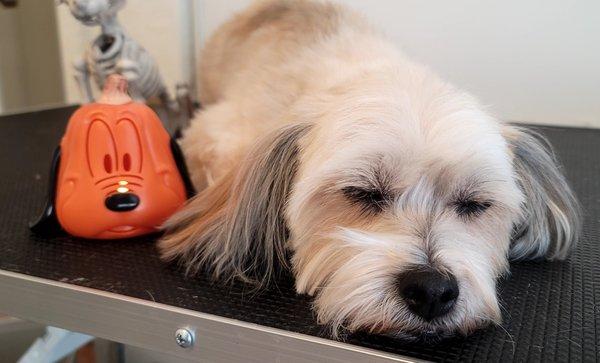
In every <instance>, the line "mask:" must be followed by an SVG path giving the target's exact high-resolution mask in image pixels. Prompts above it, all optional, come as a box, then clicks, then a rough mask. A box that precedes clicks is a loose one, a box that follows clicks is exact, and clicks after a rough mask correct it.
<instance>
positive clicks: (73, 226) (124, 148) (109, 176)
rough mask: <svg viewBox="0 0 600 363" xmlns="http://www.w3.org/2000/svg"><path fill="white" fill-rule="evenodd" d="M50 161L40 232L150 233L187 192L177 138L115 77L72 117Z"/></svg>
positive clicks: (120, 235) (107, 236) (95, 235)
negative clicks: (57, 228)
mask: <svg viewBox="0 0 600 363" xmlns="http://www.w3.org/2000/svg"><path fill="white" fill-rule="evenodd" d="M54 159H55V160H54V162H53V167H52V173H51V174H52V175H51V181H50V182H51V184H52V185H51V188H50V189H51V191H50V198H49V202H48V204H47V206H46V209H45V211H44V214H43V215H42V217H41V218H40V220H39V221H38V222H37V223H36V224H35V225H34V226H33V227H32V228H33V230H34V231H38V232H39V231H41V232H43V231H47V230H49V229H52V227H49V225H51V224H53V223H54V224H56V222H58V223H59V224H60V226H61V227H62V228H63V229H64V230H65V231H66V232H68V233H70V234H72V235H74V236H79V237H84V238H94V239H96V238H98V239H112V238H126V237H133V236H138V235H142V234H146V233H150V232H154V231H156V230H157V227H158V226H160V225H161V224H162V223H163V222H164V221H165V219H166V218H168V217H169V216H170V215H171V214H172V213H173V212H175V211H176V210H177V209H178V208H179V207H180V206H181V205H182V204H183V203H184V202H185V200H186V199H187V196H188V195H189V193H191V190H192V189H191V184H190V183H189V179H188V178H187V173H186V171H185V164H184V162H183V158H182V157H181V153H180V151H179V148H178V146H177V143H176V142H175V141H174V140H172V139H171V138H170V136H169V135H168V133H167V131H166V130H165V129H164V128H163V126H162V124H161V122H160V120H159V118H158V116H157V115H156V114H155V113H154V112H153V111H152V110H151V109H150V108H149V107H148V106H146V105H144V104H142V103H137V102H132V101H131V99H130V98H129V96H128V95H127V93H126V81H125V79H124V78H122V77H121V76H118V75H113V76H110V77H109V79H108V80H107V82H106V86H105V89H104V91H103V94H102V97H101V98H100V100H99V101H98V102H97V103H92V104H88V105H84V106H82V107H80V108H79V109H78V110H77V111H76V112H75V113H74V114H73V116H72V117H71V119H70V120H69V123H68V125H67V129H66V132H65V134H64V136H63V138H62V141H61V143H60V146H59V148H58V149H57V152H56V155H55V158H54Z"/></svg>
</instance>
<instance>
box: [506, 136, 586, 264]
mask: <svg viewBox="0 0 600 363" xmlns="http://www.w3.org/2000/svg"><path fill="white" fill-rule="evenodd" d="M504 131H505V132H504V134H505V137H506V139H507V141H508V143H509V146H510V149H511V151H512V154H513V167H514V169H515V172H516V174H517V180H518V183H519V186H520V188H521V190H522V191H523V194H524V196H525V201H524V205H523V215H522V218H521V221H520V222H519V223H517V224H516V225H515V226H514V231H513V240H512V246H511V250H510V257H511V258H512V259H516V260H522V259H535V258H547V259H564V258H565V257H566V256H567V254H568V253H569V251H570V249H571V247H572V246H573V244H574V243H575V242H576V241H577V239H578V237H579V231H580V224H581V221H580V220H581V217H580V209H579V204H578V202H577V199H576V198H575V195H574V194H573V192H572V191H571V188H570V187H569V184H568V183H567V181H566V179H565V177H564V176H563V174H562V172H561V170H560V167H559V166H558V162H557V160H556V158H555V156H554V154H553V152H552V149H551V147H550V145H549V143H548V142H547V141H546V140H545V139H544V138H543V137H542V136H541V135H539V134H537V133H535V132H533V131H530V130H525V129H523V128H519V127H515V126H506V127H505V130H504Z"/></svg>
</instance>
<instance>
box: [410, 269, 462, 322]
mask: <svg viewBox="0 0 600 363" xmlns="http://www.w3.org/2000/svg"><path fill="white" fill-rule="evenodd" d="M398 288H399V292H400V295H401V296H402V298H403V299H404V301H405V302H406V305H407V306H408V308H409V310H410V311H412V312H413V313H414V314H416V315H418V316H420V317H422V318H423V319H425V320H427V321H431V320H433V319H435V318H437V317H439V316H442V315H445V314H447V313H448V312H450V310H452V308H453V307H454V304H455V303H456V298H457V297H458V294H459V289H458V284H457V282H456V279H455V278H454V276H452V275H446V274H442V273H441V272H439V271H437V270H434V269H430V268H426V269H418V270H412V271H407V272H404V273H403V274H401V275H400V276H399V278H398Z"/></svg>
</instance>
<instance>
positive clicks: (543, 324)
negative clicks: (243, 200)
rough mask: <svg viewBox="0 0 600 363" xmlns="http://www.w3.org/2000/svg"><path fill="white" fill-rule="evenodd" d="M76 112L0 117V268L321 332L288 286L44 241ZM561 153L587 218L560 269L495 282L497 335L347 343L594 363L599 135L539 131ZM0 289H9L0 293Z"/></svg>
mask: <svg viewBox="0 0 600 363" xmlns="http://www.w3.org/2000/svg"><path fill="white" fill-rule="evenodd" d="M71 112H72V109H58V110H51V111H43V112H35V113H29V114H23V115H14V116H5V117H0V206H1V207H2V210H1V211H0V231H1V233H0V269H4V270H9V271H14V272H20V273H26V274H29V275H33V276H39V277H43V278H47V279H52V280H57V281H63V282H68V283H72V284H76V285H82V286H88V287H92V288H96V289H101V290H106V291H110V292H115V293H119V294H124V295H128V296H133V297H137V298H141V299H146V300H155V301H157V302H161V303H165V304H170V305H175V306H178V307H182V308H187V309H192V310H198V311H202V312H206V313H210V314H216V315H221V316H225V317H228V318H234V319H239V320H244V321H248V322H252V323H258V324H262V325H267V326H271V327H276V328H280V329H286V330H290V331H295V332H300V333H305V334H310V335H322V331H321V328H320V327H319V326H317V325H316V324H315V319H314V317H313V314H312V312H311V310H310V300H309V299H308V298H307V297H304V296H297V295H296V294H295V293H294V290H293V282H292V281H291V280H287V281H280V282H279V284H278V289H274V290H273V291H268V292H265V293H262V294H260V295H252V294H248V293H245V292H246V291H245V288H244V286H243V285H235V286H233V287H227V288H224V287H223V286H220V285H215V284H212V283H211V282H209V281H207V280H206V279H204V278H203V277H198V278H185V277H184V276H183V274H182V273H181V272H180V271H178V270H177V269H176V268H175V267H173V266H167V265H165V264H163V263H161V262H160V261H159V259H158V257H157V253H156V250H155V248H154V244H153V241H152V240H151V239H150V238H142V239H137V240H129V241H104V242H102V241H93V242H92V241H84V240H78V239H74V238H68V237H65V238H58V239H53V240H45V239H41V238H38V237H35V236H32V235H31V234H30V232H29V230H28V229H27V222H28V221H29V220H31V219H32V218H33V217H34V216H36V215H37V213H38V212H39V211H40V210H41V208H42V205H43V200H44V196H45V193H46V181H47V177H48V176H47V172H48V168H49V162H50V159H51V155H52V151H53V149H54V147H55V146H56V145H57V143H58V140H59V138H60V136H61V134H62V131H63V130H62V129H63V127H64V124H65V123H66V120H67V118H68V117H69V115H70V113H71ZM540 130H541V131H542V132H543V133H544V134H545V135H546V136H548V138H549V139H550V141H551V142H552V143H553V145H554V146H555V148H556V150H557V153H558V155H559V158H560V159H561V160H562V162H563V164H564V165H565V168H566V172H567V175H568V178H569V179H570V180H571V181H572V184H573V186H574V188H575V190H576V192H577V194H578V196H579V198H580V199H581V202H582V204H583V208H584V212H585V228H584V233H583V238H582V240H581V241H580V243H579V245H578V246H577V248H576V250H575V253H574V254H573V256H572V257H571V258H570V260H569V261H567V262H564V263H547V262H543V263H534V262H530V263H519V264H513V265H512V266H511V270H512V275H511V276H510V277H508V278H507V279H506V280H505V281H502V282H501V284H500V296H501V300H502V303H503V306H504V309H503V316H504V324H503V326H502V327H497V328H488V329H486V330H482V331H480V332H478V333H476V334H474V335H472V336H470V337H468V338H455V339H451V340H449V341H446V342H443V343H441V344H439V345H437V346H433V347H431V346H424V345H415V344H406V343H402V342H398V341H394V340H393V339H390V338H385V337H377V336H368V335H355V336H351V337H349V339H348V342H349V343H351V344H357V345H362V346H366V347H371V348H375V349H380V350H385V351H389V352H394V353H398V354H402V355H407V356H413V357H418V358H422V359H428V360H434V361H442V360H445V361H477V362H481V361H496V362H506V361H510V360H515V361H545V362H547V361H561V362H566V361H575V362H576V361H589V362H591V361H596V360H597V359H598V357H600V307H598V303H600V241H599V235H600V131H592V130H585V129H564V128H542V129H540ZM0 293H2V292H0Z"/></svg>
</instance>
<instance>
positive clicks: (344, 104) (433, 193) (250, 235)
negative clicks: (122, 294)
mask: <svg viewBox="0 0 600 363" xmlns="http://www.w3.org/2000/svg"><path fill="white" fill-rule="evenodd" d="M431 46H436V45H434V44H432V45H431ZM465 61H467V60H465ZM200 74H201V75H202V83H201V101H202V104H203V106H204V108H203V109H202V110H201V111H200V112H199V113H198V115H197V117H196V118H195V119H194V120H193V122H192V125H191V127H190V128H189V129H188V130H186V132H185V134H184V137H183V140H182V146H183V150H184V153H185V155H186V157H187V161H188V165H189V168H190V170H191V173H192V177H193V181H194V183H195V185H196V186H197V187H198V188H199V189H200V190H202V192H201V193H200V194H199V195H198V196H197V197H195V198H194V199H192V200H191V201H190V202H189V204H188V205H187V206H186V207H185V208H184V209H183V210H182V211H181V212H180V213H178V214H176V215H175V216H174V217H173V218H172V219H171V220H170V221H169V222H168V223H167V224H166V229H167V234H166V235H165V237H164V238H163V239H162V240H161V241H160V243H159V247H160V249H161V252H162V255H163V257H164V258H165V259H167V260H171V259H181V261H183V262H184V263H185V265H186V266H187V268H188V270H189V271H193V272H196V271H209V272H211V273H213V275H214V276H215V277H216V278H220V279H230V278H239V279H242V280H245V281H247V282H254V283H259V284H261V285H265V284H268V283H269V281H270V280H272V279H273V278H274V277H275V275H276V273H277V271H280V270H281V269H287V268H290V269H291V270H292V271H293V273H294V275H295V277H296V289H297V291H298V292H299V293H307V294H310V295H314V296H315V310H316V313H317V316H318V319H319V321H320V322H321V323H323V324H327V325H329V326H330V327H331V329H332V333H333V334H334V335H335V334H336V333H337V332H338V331H340V329H343V328H345V329H347V330H349V331H356V330H367V331H371V332H388V333H394V334H398V335H403V336H405V335H410V336H413V335H419V334H422V333H435V334H451V333H454V332H462V333H467V332H469V331H471V330H473V329H474V328H476V327H479V326H482V325H483V324H485V323H489V322H495V323H498V322H499V321H500V317H501V316H500V315H501V314H500V309H499V303H498V299H497V296H496V288H495V286H496V280H497V278H498V277H499V276H501V275H502V274H503V273H505V272H506V271H507V269H508V257H509V254H510V253H512V255H513V256H514V257H515V258H536V257H542V256H546V257H548V258H555V257H557V258H563V257H565V256H566V254H567V252H568V250H569V247H570V246H571V245H572V244H573V242H574V241H575V240H576V239H577V233H578V226H579V219H578V214H577V203H576V201H575V199H574V197H573V195H572V193H571V191H570V189H569V187H568V185H567V184H566V182H565V180H564V177H563V176H562V174H561V173H560V170H559V168H558V167H557V166H556V163H555V160H554V158H553V156H552V154H551V153H550V152H549V151H548V149H547V147H545V146H544V145H543V143H540V141H539V138H537V137H535V136H531V135H530V134H529V133H527V132H526V131H524V130H521V129H518V128H515V127H512V126H509V125H505V124H503V123H501V122H499V121H498V120H496V119H495V118H494V117H492V116H490V115H489V114H488V113H487V112H486V110H485V109H484V108H482V107H481V106H480V105H479V104H478V102H477V101H476V100H475V99H474V98H473V97H471V96H470V95H468V94H466V93H464V92H462V91H460V90H457V89H456V88H454V87H453V86H451V85H449V84H448V83H446V82H444V81H443V80H441V79H440V78H439V77H438V76H436V75H435V74H434V73H433V72H431V71H430V70H429V69H427V68H426V67H424V66H422V65H419V64H416V63H414V62H412V61H410V60H409V59H408V58H407V57H406V56H405V55H403V54H402V53H401V52H400V51H398V50H397V48H396V46H395V45H393V44H392V43H390V42H389V41H388V40H386V39H385V37H384V36H382V35H381V34H380V33H379V32H377V31H375V30H373V28H372V27H371V26H370V25H369V24H367V22H366V21H365V20H364V19H362V18H361V17H360V16H359V15H357V14H355V13H353V12H352V11H349V10H347V9H345V8H343V7H340V6H337V5H333V4H330V3H324V2H313V1H286V0H279V1H265V2H257V3H255V4H254V5H253V6H251V7H250V8H249V9H247V10H245V11H244V12H242V13H240V14H239V15H237V16H236V17H235V18H233V19H232V20H231V21H229V22H228V23H226V24H225V25H223V26H222V27H221V28H219V29H218V30H217V31H216V32H215V35H214V36H213V37H212V38H211V39H210V41H209V42H208V43H207V45H206V49H205V50H204V53H203V55H202V64H201V67H200ZM365 190H367V191H371V190H376V193H379V194H381V195H382V196H383V197H382V198H381V200H378V201H376V202H369V201H368V200H367V201H366V202H365V201H361V200H358V201H357V200H356V197H353V196H352V195H353V194H352V193H354V194H356V193H358V195H360V193H364V191H365ZM379 194H376V195H379ZM353 198H354V199H353ZM369 198H371V197H369ZM367 199H368V198H367ZM465 201H466V202H465ZM471 202H472V203H478V204H477V205H479V206H481V205H482V203H483V204H485V205H486V207H485V210H484V211H482V212H478V213H477V214H476V215H475V214H469V215H466V216H465V215H461V214H460V213H459V212H458V211H459V209H460V207H457V206H460V205H462V204H460V203H463V204H464V203H471ZM369 203H370V204H369ZM488 204H489V205H488ZM482 208H483V207H482ZM461 213H462V212H461ZM511 246H512V247H514V249H513V250H512V252H511ZM288 262H291V265H290V264H289V263H288ZM415 266H429V267H432V268H435V269H437V270H440V271H444V272H445V273H449V274H452V275H454V276H455V277H456V279H457V281H458V285H459V287H460V295H459V297H458V299H457V302H456V305H455V307H454V309H453V310H452V311H451V312H450V313H448V314H447V315H445V316H443V317H440V318H438V319H435V320H432V321H430V322H428V321H424V320H423V319H420V318H419V317H417V316H415V315H414V314H412V313H411V312H410V311H409V310H408V309H407V307H406V305H405V303H404V301H403V299H402V298H401V297H400V296H399V294H398V291H397V289H396V279H397V276H398V275H401V274H402V273H403V272H405V271H407V270H409V269H411V268H414V267H415Z"/></svg>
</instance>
